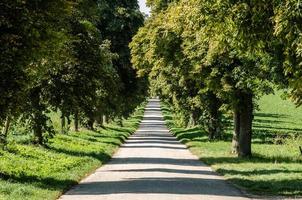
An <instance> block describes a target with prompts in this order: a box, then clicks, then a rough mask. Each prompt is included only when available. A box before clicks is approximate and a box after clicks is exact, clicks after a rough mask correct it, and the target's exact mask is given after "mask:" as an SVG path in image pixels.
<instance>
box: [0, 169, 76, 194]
mask: <svg viewBox="0 0 302 200" xmlns="http://www.w3.org/2000/svg"><path fill="white" fill-rule="evenodd" d="M0 179H2V180H5V181H9V182H11V183H21V184H26V183H28V184H34V185H35V186H37V187H39V188H42V189H47V190H66V188H69V187H71V186H73V185H76V184H77V183H78V182H77V181H74V180H70V179H65V180H64V179H63V180H60V179H56V178H53V177H38V176H34V175H26V174H18V175H16V174H8V173H4V172H0Z"/></svg>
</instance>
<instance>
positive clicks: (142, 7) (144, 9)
mask: <svg viewBox="0 0 302 200" xmlns="http://www.w3.org/2000/svg"><path fill="white" fill-rule="evenodd" d="M138 2H139V7H140V10H141V11H142V12H144V13H146V14H148V15H149V14H150V8H148V7H147V6H146V0H138Z"/></svg>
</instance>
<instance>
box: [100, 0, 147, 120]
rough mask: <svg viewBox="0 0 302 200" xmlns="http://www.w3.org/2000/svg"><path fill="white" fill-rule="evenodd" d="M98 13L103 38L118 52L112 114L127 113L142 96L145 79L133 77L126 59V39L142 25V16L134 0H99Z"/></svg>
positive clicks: (127, 43) (130, 65) (115, 63)
mask: <svg viewBox="0 0 302 200" xmlns="http://www.w3.org/2000/svg"><path fill="white" fill-rule="evenodd" d="M99 7H100V10H101V13H102V15H101V16H100V17H101V18H100V20H99V23H98V28H99V30H101V32H102V35H103V37H104V39H107V40H110V41H111V48H110V49H111V51H112V52H113V53H116V54H117V55H118V58H117V59H115V60H114V61H113V65H114V67H115V68H116V70H117V73H118V75H119V77H120V86H121V88H120V89H119V90H118V96H117V101H116V104H115V111H116V112H115V115H116V116H117V117H119V118H121V117H122V116H124V117H127V116H129V114H130V113H131V112H132V111H133V110H134V108H135V107H137V105H138V104H140V102H142V100H144V99H145V96H146V91H147V82H146V79H145V78H144V77H143V78H138V77H136V70H135V69H133V68H132V64H131V62H130V49H129V43H130V42H131V40H132V36H134V34H135V33H136V32H137V30H138V28H139V27H140V26H142V25H143V22H144V17H143V15H142V14H141V12H140V11H139V7H138V3H137V1H136V0H127V1H117V0H114V1H112V0H106V1H102V2H100V4H99Z"/></svg>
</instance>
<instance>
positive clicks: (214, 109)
mask: <svg viewBox="0 0 302 200" xmlns="http://www.w3.org/2000/svg"><path fill="white" fill-rule="evenodd" d="M219 108H220V101H219V99H218V98H217V97H216V95H215V94H213V93H211V94H210V104H209V114H210V116H209V118H210V119H209V124H208V126H209V127H208V130H209V139H210V140H213V139H217V138H221V116H220V113H219Z"/></svg>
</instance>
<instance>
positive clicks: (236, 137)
mask: <svg viewBox="0 0 302 200" xmlns="http://www.w3.org/2000/svg"><path fill="white" fill-rule="evenodd" d="M233 119H234V132H233V140H232V153H234V154H238V153H239V135H240V113H239V111H238V110H236V109H235V110H234V114H233Z"/></svg>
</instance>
